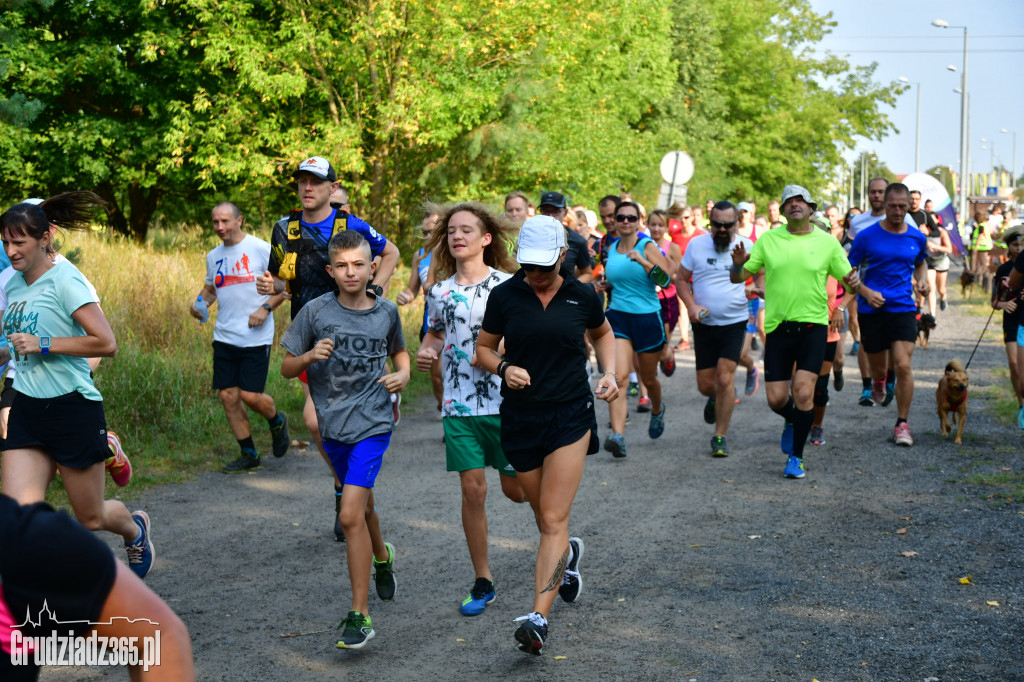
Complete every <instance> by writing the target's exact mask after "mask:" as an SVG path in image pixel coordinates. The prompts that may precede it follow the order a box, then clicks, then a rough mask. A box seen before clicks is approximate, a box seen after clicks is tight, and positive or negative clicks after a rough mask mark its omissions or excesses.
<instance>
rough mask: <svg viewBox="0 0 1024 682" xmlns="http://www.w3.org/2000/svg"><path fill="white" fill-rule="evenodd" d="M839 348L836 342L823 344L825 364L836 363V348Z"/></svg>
mask: <svg viewBox="0 0 1024 682" xmlns="http://www.w3.org/2000/svg"><path fill="white" fill-rule="evenodd" d="M838 346H839V342H838V341H829V342H828V343H826V344H825V362H835V361H836V348H837V347H838Z"/></svg>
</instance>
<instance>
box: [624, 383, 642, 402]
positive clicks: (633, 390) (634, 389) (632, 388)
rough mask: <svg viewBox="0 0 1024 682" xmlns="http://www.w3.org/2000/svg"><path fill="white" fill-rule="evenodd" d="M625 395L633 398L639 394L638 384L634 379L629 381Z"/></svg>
mask: <svg viewBox="0 0 1024 682" xmlns="http://www.w3.org/2000/svg"><path fill="white" fill-rule="evenodd" d="M626 395H628V396H629V397H630V398H635V397H637V396H638V395H640V384H638V383H637V382H635V381H631V382H629V388H627V389H626Z"/></svg>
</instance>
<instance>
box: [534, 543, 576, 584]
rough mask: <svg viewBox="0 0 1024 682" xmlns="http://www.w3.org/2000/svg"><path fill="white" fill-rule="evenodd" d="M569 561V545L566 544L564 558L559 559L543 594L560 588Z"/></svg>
mask: <svg viewBox="0 0 1024 682" xmlns="http://www.w3.org/2000/svg"><path fill="white" fill-rule="evenodd" d="M568 563H569V547H568V546H566V548H565V551H564V552H562V558H561V559H559V560H558V563H557V564H556V565H555V572H554V573H552V574H551V579H550V580H548V585H547V587H545V588H544V589H543V590H541V591H540V593H541V594H544V593H545V592H550V591H551V590H554V589H558V586H559V585H561V584H562V574H563V573H565V566H566V564H568Z"/></svg>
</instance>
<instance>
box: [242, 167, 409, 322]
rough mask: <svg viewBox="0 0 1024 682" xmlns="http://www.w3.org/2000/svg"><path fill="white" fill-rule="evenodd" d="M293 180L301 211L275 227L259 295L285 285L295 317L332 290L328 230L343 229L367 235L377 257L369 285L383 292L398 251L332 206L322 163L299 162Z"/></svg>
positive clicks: (332, 184) (334, 184) (328, 170)
mask: <svg viewBox="0 0 1024 682" xmlns="http://www.w3.org/2000/svg"><path fill="white" fill-rule="evenodd" d="M292 177H293V178H295V181H296V184H297V186H298V193H299V201H300V202H301V203H302V211H294V212H292V213H291V214H290V215H288V216H286V217H284V218H282V219H281V220H279V221H278V222H277V224H276V225H274V231H273V234H272V236H271V241H270V245H271V252H270V269H269V272H266V273H264V276H263V277H262V278H260V281H259V282H258V284H257V287H258V288H259V287H262V289H260V291H261V293H262V292H263V290H264V289H265V290H266V292H267V293H281V292H283V291H284V289H285V285H286V284H287V286H288V289H289V291H290V292H291V294H292V304H291V315H292V319H295V316H296V315H297V314H298V312H299V310H301V309H302V306H304V305H305V304H306V303H308V302H309V301H311V300H313V299H314V298H316V297H318V296H321V295H323V294H326V293H327V292H329V291H333V290H334V288H335V283H334V280H333V279H332V278H331V276H330V275H328V274H327V271H326V269H325V266H326V265H327V242H329V241H330V239H331V235H332V233H333V232H336V231H339V230H342V229H348V230H356V231H357V232H360V233H362V235H363V236H364V237H366V241H368V242H369V243H370V252H371V253H372V254H373V257H374V258H375V259H376V258H377V257H380V264H379V265H378V266H377V271H376V273H374V277H373V284H374V285H375V286H378V287H381V288H382V289H383V288H385V287H386V286H387V285H388V283H389V282H390V280H391V275H392V274H394V272H395V266H396V265H397V264H398V247H396V246H395V245H394V244H393V243H391V242H390V241H388V239H386V238H385V237H384V236H383V235H381V234H378V233H377V231H376V230H374V229H373V228H372V227H370V226H369V225H368V224H366V223H365V222H364V221H362V220H360V219H359V218H357V217H355V216H353V215H349V214H348V213H347V212H346V211H344V210H342V211H340V212H339V211H338V210H337V209H335V208H333V207H332V206H331V203H330V202H331V195H332V194H333V193H334V192H336V191H338V190H339V187H338V175H337V173H336V172H335V170H334V167H333V166H332V165H331V164H330V163H329V162H328V161H327V159H325V158H323V157H320V156H313V157H310V158H308V159H306V160H305V161H303V162H302V163H301V164H300V165H299V168H298V170H296V171H295V172H294V173H292ZM282 266H284V272H282ZM270 276H272V279H270ZM381 293H383V292H381Z"/></svg>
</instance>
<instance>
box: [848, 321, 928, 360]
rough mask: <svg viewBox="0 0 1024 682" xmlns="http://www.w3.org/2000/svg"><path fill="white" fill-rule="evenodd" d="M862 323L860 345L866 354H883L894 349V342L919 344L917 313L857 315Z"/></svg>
mask: <svg viewBox="0 0 1024 682" xmlns="http://www.w3.org/2000/svg"><path fill="white" fill-rule="evenodd" d="M857 320H858V321H859V322H860V345H861V347H862V348H863V349H864V352H865V353H881V352H882V351H886V350H889V349H890V348H892V344H893V342H894V341H906V342H908V343H917V313H915V312H913V311H910V312H906V313H886V312H875V313H868V314H866V315H865V314H864V312H863V311H860V312H858V313H857Z"/></svg>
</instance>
